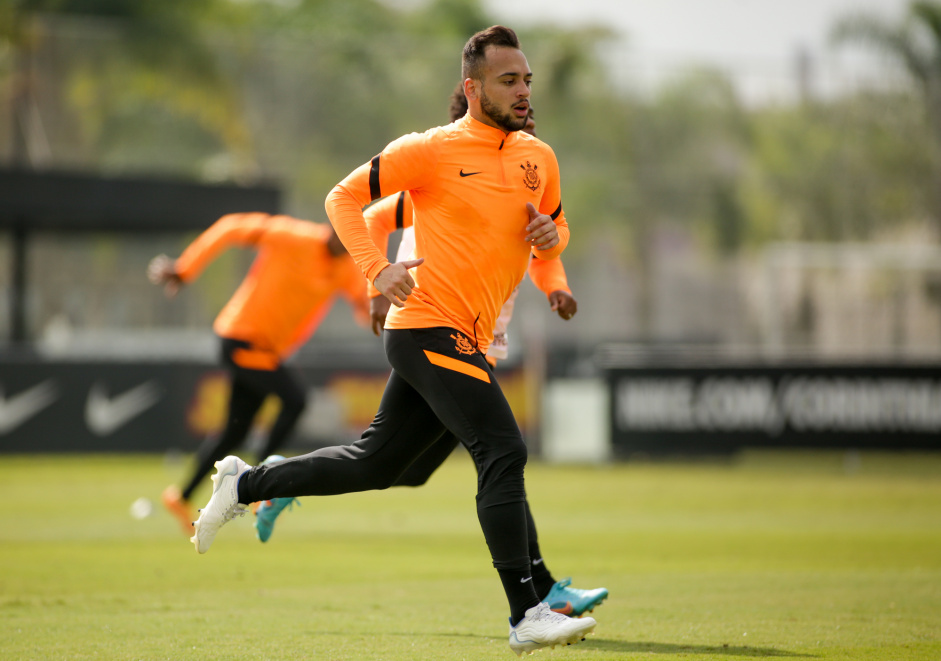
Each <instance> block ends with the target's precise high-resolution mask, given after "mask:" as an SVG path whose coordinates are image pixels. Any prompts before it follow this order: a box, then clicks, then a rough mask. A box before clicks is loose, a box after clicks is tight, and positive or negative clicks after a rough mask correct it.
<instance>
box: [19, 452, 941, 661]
mask: <svg viewBox="0 0 941 661" xmlns="http://www.w3.org/2000/svg"><path fill="white" fill-rule="evenodd" d="M860 459H861V461H859V462H849V463H848V464H847V462H845V457H844V456H843V455H842V454H839V453H833V454H829V453H828V454H809V453H749V454H745V455H743V456H741V457H739V458H737V459H736V460H735V461H731V462H728V463H679V464H674V463H644V464H622V465H615V466H610V467H603V468H584V467H553V466H547V465H542V464H539V463H535V462H533V463H531V464H530V466H529V467H528V468H527V485H528V490H529V495H530V502H531V504H532V506H533V510H534V512H535V515H536V519H537V525H538V527H539V531H540V539H541V543H542V550H543V553H544V555H545V558H546V561H547V565H548V566H549V568H550V569H551V570H552V572H553V573H554V574H555V575H556V576H557V577H558V578H562V577H565V576H572V577H573V578H574V585H576V586H582V587H597V586H602V585H603V586H605V587H607V588H608V589H609V590H610V592H611V596H610V598H609V599H608V601H607V602H605V604H604V605H603V606H602V607H600V608H599V609H597V610H596V611H595V613H594V615H595V617H596V619H597V620H598V628H597V630H596V631H595V634H594V635H593V636H590V637H589V638H588V640H586V641H585V642H583V643H581V644H579V645H576V646H573V647H566V648H556V650H555V651H553V652H551V658H555V659H560V660H561V659H573V660H574V659H585V660H588V659H590V660H593V661H594V660H601V659H656V660H658V661H668V660H673V659H684V660H705V659H721V660H731V659H749V658H765V657H771V658H794V659H820V660H837V659H847V660H849V659H852V660H854V661H858V660H867V659H872V660H879V661H891V660H895V659H941V455H893V454H866V453H864V454H862V455H860ZM184 469H185V466H184V465H180V464H173V463H168V462H167V461H166V460H165V459H164V458H162V457H151V456H148V457H137V456H131V457H118V456H106V457H98V456H94V457H88V456H80V457H28V456H21V457H5V458H4V463H3V474H4V475H5V478H4V482H5V484H6V487H5V488H4V491H5V493H7V494H8V496H7V506H6V507H4V508H3V510H2V513H0V560H2V568H3V569H2V572H0V658H3V659H5V660H7V661H12V660H14V659H37V660H48V659H70V660H77V659H148V660H150V659H173V660H180V659H200V660H201V659H329V660H340V659H343V660H347V659H349V660H354V659H356V660H359V659H384V660H388V661H404V660H413V659H501V658H505V659H510V658H516V657H515V656H514V655H513V654H512V653H511V652H510V650H509V647H508V646H507V625H506V617H507V607H506V602H505V599H504V596H503V593H502V589H501V588H500V583H499V579H498V578H497V574H496V572H495V570H494V569H493V568H492V567H491V565H490V559H489V555H488V553H487V549H486V545H485V543H484V541H483V537H482V535H481V533H480V529H479V527H478V525H477V519H476V513H475V510H474V487H475V477H474V474H473V468H472V466H471V464H470V462H469V461H468V460H467V459H466V458H465V457H463V456H455V457H453V458H452V459H451V460H450V461H449V462H448V463H447V464H445V466H444V467H442V469H441V470H440V471H439V472H438V473H437V474H436V475H435V476H434V477H433V478H432V480H431V481H430V482H429V484H428V485H426V486H425V487H423V488H421V489H393V490H390V491H386V492H381V493H368V494H353V495H347V496H336V497H329V498H321V499H311V498H308V499H305V500H304V503H303V506H302V507H300V508H295V509H294V510H293V511H292V512H287V513H285V514H284V515H283V517H282V519H281V520H280V521H279V528H278V529H277V530H276V531H275V535H274V537H273V538H272V540H271V541H270V542H269V543H268V544H261V543H259V542H258V541H257V540H256V539H255V537H254V530H253V529H252V527H251V521H250V519H249V517H245V518H244V519H237V520H236V521H234V522H233V523H230V524H229V525H227V526H226V527H225V528H224V529H223V530H222V531H221V532H220V533H219V536H218V537H217V539H216V542H215V545H214V546H213V547H212V550H211V551H210V552H209V553H208V554H207V555H204V556H200V555H198V554H197V553H196V552H195V551H194V549H193V547H192V545H191V544H190V543H189V542H188V541H187V540H186V539H185V538H184V536H183V535H182V534H181V533H180V532H179V530H178V528H177V527H176V524H175V523H174V522H173V521H172V520H171V519H170V517H169V515H167V514H166V513H164V512H163V511H162V509H160V508H159V505H156V507H157V509H156V510H155V512H154V515H153V516H151V517H149V518H146V519H143V520H135V519H133V518H132V517H131V516H130V514H129V507H130V505H131V503H132V502H133V501H134V500H135V499H136V498H138V497H140V496H146V497H149V498H151V499H152V500H154V501H155V504H156V502H157V500H158V499H159V494H160V491H161V490H162V489H163V487H164V486H166V484H168V483H170V482H172V481H176V480H178V479H180V478H181V477H182V476H183V472H184ZM207 494H208V484H207V486H206V487H205V489H204V491H203V495H204V497H201V498H200V499H199V500H200V502H203V501H204V500H205V497H206V496H207ZM538 654H539V655H541V656H543V657H545V655H547V654H549V652H548V651H543V652H539V653H538ZM535 658H538V657H535ZM545 658H548V657H545Z"/></svg>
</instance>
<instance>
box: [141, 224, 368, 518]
mask: <svg viewBox="0 0 941 661" xmlns="http://www.w3.org/2000/svg"><path fill="white" fill-rule="evenodd" d="M233 246H238V247H242V248H254V249H255V250H256V251H257V253H258V254H257V255H256V257H255V260H254V262H253V263H252V266H251V268H250V270H249V272H248V274H247V275H246V276H245V278H244V280H242V283H241V284H240V285H239V287H238V289H237V291H236V292H235V294H234V295H233V296H232V298H231V299H229V302H228V303H227V304H226V305H225V307H223V309H222V311H221V312H220V313H219V315H218V317H216V320H215V322H214V324H213V330H214V331H215V333H216V334H217V335H218V336H219V338H220V340H221V353H222V364H223V365H224V366H225V367H226V368H227V369H228V371H229V373H230V374H231V394H230V396H229V402H228V410H227V412H226V422H225V428H224V429H223V431H222V432H221V433H220V434H219V435H218V436H216V437H215V438H207V439H206V440H205V441H204V442H203V444H202V445H201V446H200V448H199V450H198V451H197V453H196V458H195V467H194V469H193V472H192V473H191V474H190V478H189V480H188V481H187V482H186V484H185V486H184V487H183V488H182V490H181V489H180V488H178V487H177V486H176V485H171V486H168V487H167V488H166V489H165V490H164V492H163V496H162V500H163V504H164V506H165V507H166V508H167V510H169V512H170V513H171V514H173V516H174V517H175V518H176V519H177V520H178V521H179V523H180V526H181V527H182V529H183V531H184V532H185V533H186V534H187V535H192V534H193V532H194V530H193V525H192V522H193V521H194V520H195V513H194V511H193V508H192V506H191V505H190V499H191V497H192V495H193V492H194V491H195V490H196V488H197V487H198V486H199V484H200V482H202V480H203V478H205V477H206V475H207V474H208V473H209V471H210V470H211V469H212V466H213V464H214V463H215V462H216V461H218V460H219V459H222V458H223V457H225V456H226V455H227V454H229V453H231V452H232V451H233V450H234V449H235V448H236V447H238V446H239V445H241V444H242V443H243V442H244V441H245V439H246V437H247V436H248V433H249V431H250V429H251V427H252V423H253V421H254V419H255V416H256V414H257V413H258V410H259V409H260V408H261V406H262V404H263V402H264V401H265V399H266V398H267V397H268V395H272V394H273V395H275V396H277V397H278V399H280V401H281V409H280V411H279V413H278V415H277V418H276V419H275V421H274V424H273V425H272V427H271V430H270V432H269V433H268V437H267V439H266V442H265V445H264V448H263V449H262V451H261V452H260V453H259V454H258V456H259V458H264V457H269V456H270V455H273V454H274V453H275V452H276V451H277V450H278V449H279V448H280V447H281V446H282V445H283V444H284V442H285V440H286V439H287V438H288V436H289V435H290V433H291V431H292V430H293V429H294V427H295V425H296V424H297V421H298V419H299V418H300V416H301V414H302V413H303V411H304V408H305V406H306V392H305V388H304V386H303V381H302V379H301V378H300V375H299V374H297V373H296V372H295V371H294V370H291V369H288V368H287V367H286V366H285V365H284V361H285V360H287V359H288V358H289V357H290V356H291V355H293V354H294V352H295V351H296V350H297V349H298V348H299V347H300V346H301V345H302V344H303V343H304V342H306V341H307V339H308V338H309V337H310V336H311V335H312V334H313V332H314V331H315V330H316V328H317V326H318V325H319V323H320V322H321V321H322V320H323V318H324V317H325V316H326V314H327V312H328V311H329V309H330V306H331V305H332V303H333V301H334V299H335V297H336V295H337V294H341V295H343V296H344V297H345V298H346V299H347V300H348V301H349V302H350V305H351V306H352V308H353V310H354V316H356V318H357V321H359V322H360V323H361V324H363V325H366V324H367V323H368V314H369V312H368V301H367V298H366V281H365V279H364V278H363V274H362V272H361V271H360V270H359V267H357V266H356V263H355V262H354V261H353V259H352V258H351V257H350V256H349V254H348V253H347V251H346V248H345V247H344V246H343V243H342V242H341V241H340V239H339V238H338V237H337V235H336V233H335V232H334V231H333V227H331V226H330V225H329V224H318V223H313V222H310V221H306V220H299V219H296V218H291V217H289V216H271V215H269V214H265V213H242V214H230V215H227V216H223V217H222V218H220V219H219V220H217V221H216V222H215V223H214V224H213V225H212V226H211V227H209V228H208V229H207V230H206V231H205V232H203V233H202V234H201V235H200V236H199V237H197V238H196V240H195V241H193V242H192V243H191V244H190V245H189V246H188V247H187V248H186V250H184V251H183V254H182V255H180V257H179V258H177V259H171V258H170V257H167V256H166V255H158V256H157V257H154V259H153V260H151V262H150V265H149V267H148V270H147V275H148V277H149V278H150V281H151V282H153V283H154V284H157V285H162V286H163V288H164V291H165V292H166V294H167V296H169V297H173V296H175V295H176V294H177V293H178V292H179V290H180V288H181V287H182V286H183V285H184V284H186V283H188V282H191V281H193V280H195V279H196V278H197V277H198V276H199V274H200V273H201V272H202V271H203V269H204V268H205V267H206V266H207V265H208V264H209V263H210V262H212V261H213V260H214V259H215V258H216V257H218V256H219V255H220V254H221V253H223V252H224V251H225V250H227V249H229V248H230V247H233ZM289 502H291V501H290V499H288V500H287V501H286V502H283V503H278V504H279V505H281V506H282V507H283V506H284V505H286V504H287V503H289Z"/></svg>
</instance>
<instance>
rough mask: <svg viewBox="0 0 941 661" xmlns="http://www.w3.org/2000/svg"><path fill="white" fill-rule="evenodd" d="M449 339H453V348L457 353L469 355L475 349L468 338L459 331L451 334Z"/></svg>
mask: <svg viewBox="0 0 941 661" xmlns="http://www.w3.org/2000/svg"><path fill="white" fill-rule="evenodd" d="M451 339H452V340H454V341H455V344H454V350H455V351H457V352H458V353H462V354H464V355H465V356H470V355H472V354H473V353H474V352H475V351H477V350H476V349H475V348H474V345H473V344H471V343H470V340H468V339H467V338H466V337H464V336H463V335H462V334H461V333H458V334H457V335H452V336H451Z"/></svg>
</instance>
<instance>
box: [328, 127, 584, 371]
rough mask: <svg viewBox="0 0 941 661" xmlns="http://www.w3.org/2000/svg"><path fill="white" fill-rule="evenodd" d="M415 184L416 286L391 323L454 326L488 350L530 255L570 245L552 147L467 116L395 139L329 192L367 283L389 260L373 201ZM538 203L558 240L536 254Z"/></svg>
mask: <svg viewBox="0 0 941 661" xmlns="http://www.w3.org/2000/svg"><path fill="white" fill-rule="evenodd" d="M399 191H409V195H410V196H411V200H412V204H413V206H414V218H413V222H414V225H415V255H416V257H424V258H425V262H424V264H422V265H421V266H419V267H418V268H417V269H415V275H414V277H415V281H416V284H417V286H416V287H415V288H414V289H413V290H412V294H411V296H409V298H408V300H407V301H406V303H405V307H403V308H398V307H393V308H392V309H391V310H390V312H389V315H388V317H387V318H386V328H432V327H436V326H446V327H450V328H456V329H457V330H459V331H461V332H462V333H463V334H464V335H466V336H467V338H468V339H469V340H470V341H471V342H472V343H474V344H476V345H477V347H478V349H479V350H480V351H481V352H483V353H486V352H487V349H488V347H489V346H490V342H491V340H492V339H493V328H494V324H495V322H496V320H497V315H498V314H499V312H500V308H501V307H502V306H503V303H504V301H506V299H507V297H509V295H510V293H511V292H512V291H513V289H514V288H515V287H516V286H517V284H519V282H520V280H522V278H523V274H524V273H525V272H526V267H527V265H528V263H529V258H530V254H531V253H532V254H533V255H535V256H536V257H537V258H540V259H553V258H555V257H558V256H559V255H560V254H561V253H562V251H563V250H564V249H565V246H566V245H567V244H568V238H569V230H568V225H567V224H566V222H565V215H564V214H563V212H562V197H561V189H560V185H559V166H558V162H557V161H556V157H555V154H554V153H553V151H552V149H551V148H550V147H549V146H548V145H547V144H545V143H544V142H542V141H541V140H539V139H538V138H536V137H533V136H531V135H529V134H528V133H524V132H522V131H514V132H512V133H509V134H506V133H504V132H503V131H501V130H500V129H497V128H494V127H492V126H487V125H486V124H483V123H482V122H478V121H477V120H475V119H473V118H472V117H471V116H470V114H467V115H465V116H464V117H462V118H461V119H459V120H457V121H456V122H454V123H452V124H448V125H447V126H442V127H438V128H434V129H431V130H429V131H426V132H425V133H420V134H418V133H413V134H409V135H406V136H403V137H401V138H399V139H398V140H395V141H393V142H392V143H390V144H389V145H387V146H386V148H385V149H383V151H382V153H380V154H379V155H378V156H376V157H374V158H373V159H372V160H371V161H370V162H369V163H366V164H364V165H362V166H360V167H359V168H357V169H356V170H354V171H353V172H352V173H351V174H350V175H349V176H348V177H347V178H346V179H344V180H343V181H341V182H340V183H339V184H337V186H336V187H335V188H334V189H333V190H332V191H331V192H330V194H329V195H328V196H327V200H326V209H327V215H328V216H329V217H330V220H331V222H332V223H333V226H334V227H335V228H336V231H337V234H339V236H340V238H341V239H342V241H343V243H344V245H346V247H347V249H348V250H349V251H350V254H351V255H352V256H353V258H354V259H355V260H356V263H357V264H359V267H360V268H361V269H362V271H363V273H365V274H366V277H367V279H368V280H369V281H370V282H374V281H375V279H376V276H377V275H379V272H380V271H381V270H382V269H384V268H385V267H386V266H388V265H389V260H388V259H386V256H385V245H383V246H382V249H380V248H379V247H378V246H377V245H376V243H375V242H374V241H373V239H372V238H371V236H370V234H369V230H368V229H367V226H366V223H365V221H364V217H363V211H362V210H363V207H364V206H366V205H367V204H368V203H369V202H371V201H372V200H376V199H378V198H380V197H383V196H385V195H390V194H392V193H396V192H399ZM527 202H531V203H532V204H533V205H534V206H535V207H536V209H538V210H539V212H541V213H544V214H547V215H549V216H550V217H551V218H552V219H553V220H554V222H555V224H556V226H557V227H558V232H559V244H558V245H557V246H555V247H554V248H552V249H551V250H535V249H533V250H532V251H530V246H529V244H528V243H527V242H526V225H527V224H529V222H530V218H529V213H528V211H527V209H526V203H527Z"/></svg>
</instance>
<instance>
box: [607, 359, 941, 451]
mask: <svg viewBox="0 0 941 661" xmlns="http://www.w3.org/2000/svg"><path fill="white" fill-rule="evenodd" d="M607 381H608V384H609V390H610V396H611V418H610V424H611V440H612V447H613V450H614V453H615V455H616V456H630V455H632V454H636V453H646V454H677V453H679V454H710V453H712V454H714V453H726V452H732V451H735V450H737V449H740V448H744V447H805V448H806V447H817V448H847V449H899V450H905V449H922V450H926V449H932V450H934V449H941V365H933V366H888V365H837V366H824V365H812V366H780V365H776V366H735V367H699V366H697V367H690V368H680V367H663V368H656V367H654V368H647V367H644V368H612V369H609V370H607Z"/></svg>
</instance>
